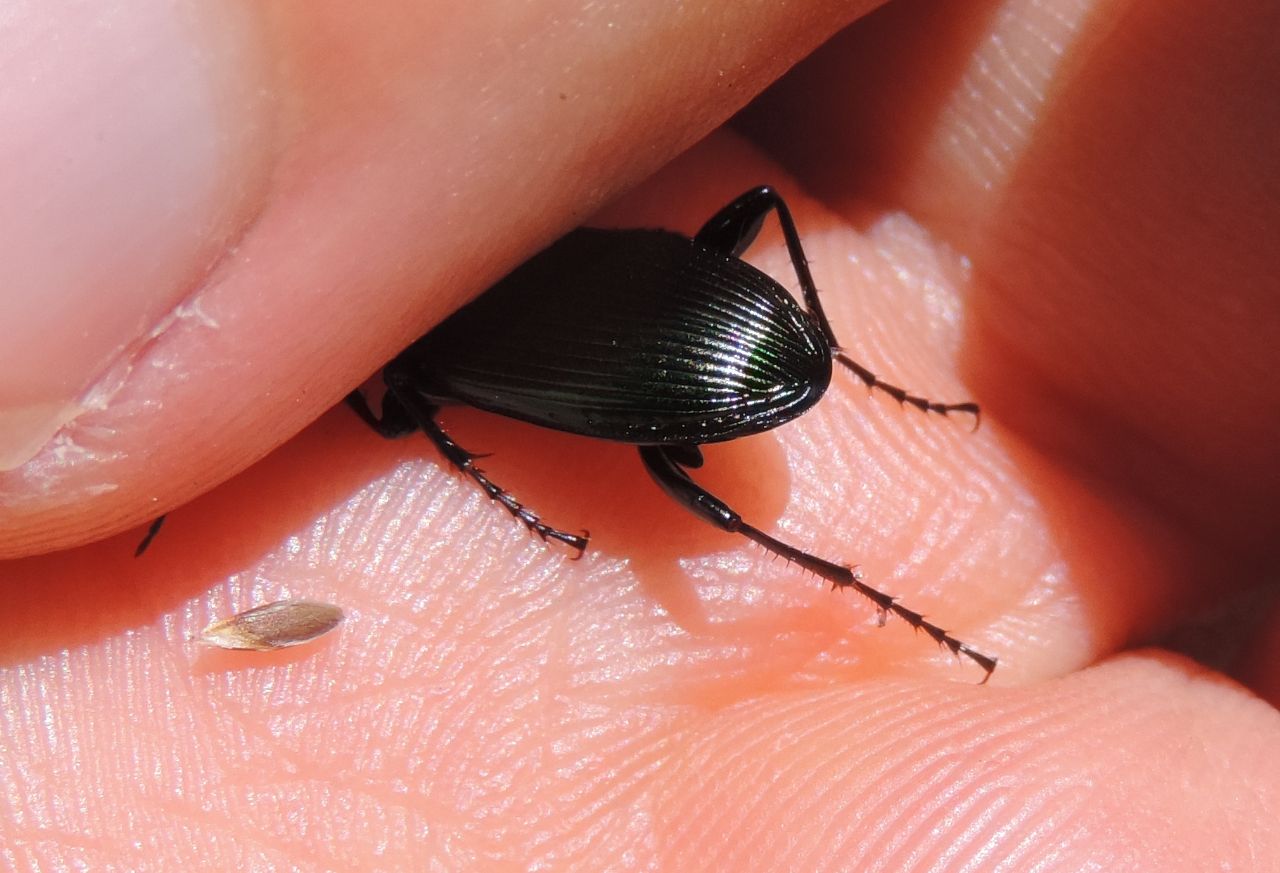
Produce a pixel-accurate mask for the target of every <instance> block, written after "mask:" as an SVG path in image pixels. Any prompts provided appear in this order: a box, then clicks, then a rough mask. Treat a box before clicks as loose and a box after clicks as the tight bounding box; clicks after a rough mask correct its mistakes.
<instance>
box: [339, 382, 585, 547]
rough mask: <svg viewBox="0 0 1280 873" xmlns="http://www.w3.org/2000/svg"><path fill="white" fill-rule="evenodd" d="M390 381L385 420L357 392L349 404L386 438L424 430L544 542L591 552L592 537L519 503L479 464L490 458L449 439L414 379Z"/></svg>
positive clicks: (457, 465)
mask: <svg viewBox="0 0 1280 873" xmlns="http://www.w3.org/2000/svg"><path fill="white" fill-rule="evenodd" d="M386 381H387V394H386V396H385V397H384V398H383V400H382V418H381V419H379V418H376V417H375V416H374V415H373V412H372V411H370V409H369V406H368V403H367V402H366V401H365V399H364V396H363V395H362V394H360V393H359V392H358V391H353V392H352V393H351V394H350V395H348V396H347V403H348V404H349V405H350V406H351V407H352V408H353V409H354V410H355V411H356V413H357V414H358V415H359V416H360V417H361V418H362V419H364V420H365V421H366V422H368V423H369V424H370V426H371V427H373V428H374V430H376V431H377V432H378V433H380V434H382V435H383V436H386V437H391V438H393V437H398V436H402V435H403V434H405V433H408V432H411V431H415V430H421V431H422V433H423V435H424V436H426V438H427V439H429V440H431V442H433V443H434V444H435V446H436V448H438V449H439V450H440V453H441V454H442V455H444V456H445V459H446V460H448V461H449V463H450V464H452V465H453V466H454V468H455V469H457V470H458V471H460V472H462V473H465V474H466V475H467V476H468V477H470V479H471V480H472V481H473V482H475V483H476V484H477V485H479V486H480V488H481V490H483V491H484V493H485V494H486V495H488V497H489V499H490V500H493V501H495V502H497V503H498V504H499V505H501V506H502V507H503V508H504V509H506V510H507V512H509V513H511V515H512V516H513V517H514V518H516V519H518V520H519V521H520V522H521V523H522V524H523V525H524V526H525V527H526V528H528V529H529V530H530V531H531V532H533V533H534V534H537V536H538V537H539V538H540V539H541V540H543V541H544V542H545V541H547V540H556V541H557V542H561V543H564V544H565V545H567V546H569V547H570V548H572V549H576V550H577V552H578V555H577V557H582V553H583V552H585V551H586V549H587V542H588V538H587V537H582V536H578V535H577V534H572V533H569V532H568V531H563V530H560V529H559V528H555V527H552V526H551V525H549V524H546V523H545V522H543V521H542V519H541V518H539V517H538V514H537V513H535V512H534V511H533V510H531V509H529V507H527V506H525V505H524V504H523V503H521V502H520V501H519V500H517V499H516V498H515V496H514V495H512V494H511V492H509V491H507V490H506V489H504V488H502V487H501V486H499V485H498V484H497V483H495V482H494V481H493V480H491V479H490V478H489V477H488V476H486V475H485V473H484V471H483V470H481V469H480V468H479V467H477V466H476V464H475V461H476V459H477V458H481V457H487V455H477V454H473V453H471V452H469V451H467V450H466V449H464V448H463V447H462V446H460V445H458V444H457V443H456V442H454V440H453V437H451V436H449V434H448V433H447V432H446V431H445V430H444V428H442V427H441V426H440V423H439V422H438V421H436V413H437V412H438V411H439V410H438V408H437V407H436V406H435V405H434V404H432V403H429V402H428V401H427V400H425V399H424V398H423V397H422V396H421V395H420V394H418V393H417V392H416V391H414V390H413V387H412V384H411V377H409V376H406V375H405V374H403V373H400V372H399V371H397V370H393V369H391V368H390V367H388V369H387V373H386Z"/></svg>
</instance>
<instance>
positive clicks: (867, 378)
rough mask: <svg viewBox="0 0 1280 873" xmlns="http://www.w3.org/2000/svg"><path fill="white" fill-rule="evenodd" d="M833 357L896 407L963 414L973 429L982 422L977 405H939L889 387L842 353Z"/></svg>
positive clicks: (965, 403)
mask: <svg viewBox="0 0 1280 873" xmlns="http://www.w3.org/2000/svg"><path fill="white" fill-rule="evenodd" d="M835 357H836V360H837V361H839V362H840V363H842V364H844V365H845V366H846V367H848V368H849V370H850V371H852V372H853V374H854V375H855V376H857V377H858V378H859V379H861V380H862V383H863V384H864V385H866V386H867V387H868V388H870V389H872V390H874V391H883V392H884V393H885V394H888V395H889V396H890V397H892V398H893V399H894V400H896V401H898V405H900V406H914V407H915V408H916V409H919V410H920V411H921V412H934V413H937V414H938V415H944V416H945V415H950V414H951V413H953V412H963V413H966V414H968V415H972V416H973V421H974V423H973V429H974V430H977V429H978V424H979V423H980V422H981V420H982V419H981V416H982V412H981V410H980V409H979V408H978V404H976V403H974V402H972V401H966V402H964V403H939V402H937V401H936V400H929V399H928V398H926V397H917V396H916V395H914V394H908V393H907V392H906V391H905V390H904V389H902V388H899V387H898V386H897V385H891V384H889V383H888V382H886V381H884V380H883V379H881V378H880V377H879V376H877V375H876V374H875V373H873V372H871V371H870V370H868V369H867V368H866V367H864V366H862V365H861V364H859V363H858V362H857V361H855V360H854V359H853V358H851V357H849V356H848V355H846V354H845V353H844V352H836V353H835Z"/></svg>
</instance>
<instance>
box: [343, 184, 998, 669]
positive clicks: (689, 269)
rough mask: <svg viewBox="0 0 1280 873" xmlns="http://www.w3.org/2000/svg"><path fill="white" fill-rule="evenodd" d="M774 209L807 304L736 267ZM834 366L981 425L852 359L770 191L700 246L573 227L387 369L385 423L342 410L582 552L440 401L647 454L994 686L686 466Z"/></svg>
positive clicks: (914, 618)
mask: <svg viewBox="0 0 1280 873" xmlns="http://www.w3.org/2000/svg"><path fill="white" fill-rule="evenodd" d="M770 211H773V212H776V213H777V216H778V220H779V222H780V223H781V225H782V231H783V235H784V237H785V239H786V244H787V250H788V253H789V254H790V257H791V262H792V264H793V265H794V267H795V271H796V276H797V277H798V279H799V281H800V288H801V291H802V294H803V297H804V308H801V307H800V306H799V305H797V303H796V301H795V299H794V298H793V297H792V296H791V295H790V294H789V293H788V292H787V291H786V289H784V288H783V287H782V286H781V285H779V284H778V283H777V282H776V281H775V280H773V279H772V278H770V277H769V276H768V275H766V274H764V273H762V272H760V271H759V270H757V269H756V268H754V267H752V266H751V265H749V264H747V263H746V262H745V261H742V260H740V259H739V255H741V254H742V252H743V251H744V250H745V249H746V248H747V246H749V245H750V244H751V242H752V240H754V239H755V237H756V234H757V233H758V232H759V230H760V227H761V225H762V224H763V222H764V219H765V217H766V216H767V215H768V214H769V212H770ZM832 360H836V361H839V362H840V363H841V364H842V365H843V366H845V367H846V368H848V369H849V370H851V371H852V372H853V373H854V374H855V375H856V376H857V377H858V378H859V379H861V380H862V381H863V382H865V383H866V384H867V385H868V386H870V387H872V388H876V389H879V390H882V391H885V392H888V393H889V394H890V395H892V396H893V397H895V398H897V400H898V401H899V402H901V403H909V404H911V405H913V406H916V407H918V408H920V409H922V410H925V411H929V412H938V413H942V414H944V415H945V414H947V413H950V412H966V413H970V414H972V415H974V416H975V417H976V416H977V415H978V407H977V405H976V404H973V403H952V404H944V403H934V402H932V401H929V400H925V399H924V398H921V397H916V396H914V395H910V394H908V393H907V392H905V391H903V390H902V389H900V388H897V387H895V386H893V385H889V384H887V383H885V382H883V381H881V380H880V379H879V378H878V377H876V375H875V374H874V373H872V372H871V371H870V370H868V369H866V368H865V367H863V366H861V365H859V364H858V363H857V362H855V361H853V360H852V359H851V358H849V357H847V356H846V355H845V354H844V353H843V352H842V351H841V350H840V348H839V344H838V343H837V342H836V338H835V334H834V333H833V332H832V330H831V324H830V322H828V320H827V316H826V314H825V313H824V312H823V310H822V304H821V302H820V301H819V300H818V291H817V288H816V286H815V285H814V283H813V278H812V276H811V275H810V273H809V266H808V262H807V261H806V259H805V255H804V250H803V249H802V248H801V246H800V236H799V234H798V233H797V231H796V226H795V222H794V221H793V220H792V217H791V212H790V210H789V209H788V208H787V205H786V203H785V202H783V200H782V198H781V197H780V196H778V194H777V193H776V192H775V191H774V190H773V189H772V188H769V187H764V186H762V187H759V188H754V189H752V190H750V191H748V192H746V193H745V194H743V195H742V196H740V197H738V198H737V199H735V200H734V201H733V202H732V203H730V204H729V205H728V206H726V207H724V208H723V209H721V210H720V211H719V212H718V213H716V215H715V216H713V217H712V218H711V220H710V221H708V222H707V223H706V224H705V225H704V226H703V227H702V229H701V230H700V231H698V233H697V235H695V236H694V237H693V238H692V239H689V238H688V237H684V236H681V235H679V234H676V233H671V232H669V231H664V230H594V229H589V228H583V229H579V230H575V231H573V232H572V233H570V234H569V235H568V236H566V237H564V238H563V239H561V240H560V241H559V242H557V243H555V244H554V245H552V246H551V247H550V248H548V249H546V250H545V251H543V252H542V253H540V254H538V255H536V256H535V257H534V258H533V259H532V260H530V261H528V262H527V263H525V264H524V265H523V266H521V267H519V268H517V269H516V270H515V271H514V272H512V273H511V274H510V275H509V276H507V277H506V278H505V279H503V280H502V281H501V282H499V283H498V284H497V285H495V286H494V287H493V288H491V289H490V290H489V291H487V292H486V293H485V294H484V295H482V296H481V297H479V298H477V299H476V300H475V301H474V302H472V303H470V304H469V305H467V306H465V307H463V308H462V309H461V310H459V311H458V312H457V313H455V314H454V315H453V316H451V317H450V318H448V319H447V320H446V321H444V322H443V323H441V324H440V325H439V326H438V327H436V328H435V329H433V330H432V331H431V332H430V333H428V334H427V335H426V336H424V337H422V338H421V339H419V340H418V341H417V342H415V343H414V344H413V345H411V346H409V348H407V349H405V350H404V351H403V352H402V353H401V354H399V355H398V356H397V357H396V358H395V359H394V360H393V361H391V363H389V364H387V366H386V367H385V368H384V370H383V379H384V381H385V382H386V386H387V394H386V396H385V398H384V400H383V403H382V417H381V418H378V417H376V416H375V415H374V414H373V413H372V411H371V410H370V409H369V406H368V404H367V403H366V402H365V399H364V397H363V395H361V394H360V393H359V392H356V393H353V394H352V395H350V396H349V397H348V398H347V400H348V402H349V403H350V404H351V406H352V408H354V409H355V411H356V412H357V413H358V414H359V415H360V417H361V418H363V419H364V420H365V421H366V422H367V423H368V424H369V425H370V426H372V427H373V428H374V429H375V430H377V431H378V432H379V433H380V434H382V435H383V436H386V437H398V436H403V435H405V434H408V433H412V432H414V431H418V430H421V431H422V432H423V433H424V434H425V435H426V436H427V438H428V439H430V440H431V441H432V442H433V443H435V445H436V446H437V447H438V448H439V449H440V451H441V452H443V453H444V456H445V457H446V458H447V459H448V460H449V462H450V463H451V464H453V465H454V466H455V467H457V468H458V469H459V470H461V471H462V472H464V473H466V474H467V475H468V476H469V477H471V479H473V480H474V481H475V482H476V483H477V484H478V485H479V486H480V487H481V488H483V489H484V491H485V493H487V494H488V495H489V497H491V498H492V499H494V500H496V501H498V502H499V503H501V504H502V505H503V506H505V507H506V508H507V510H508V511H509V512H510V513H511V514H512V515H514V516H515V517H516V518H518V519H520V521H522V522H523V523H524V524H525V525H526V526H528V528H529V529H530V530H532V531H533V532H534V533H536V534H538V535H539V536H540V537H542V538H543V539H554V540H559V541H561V542H563V543H566V544H568V545H569V546H572V547H573V548H575V549H578V550H579V552H581V550H583V549H585V548H586V546H587V538H586V536H583V535H580V534H574V533H568V532H566V531H563V530H560V529H558V528H554V527H551V526H550V525H547V524H545V523H544V522H543V521H542V520H541V519H540V518H539V517H538V516H537V515H536V514H534V513H533V512H532V511H531V510H529V509H528V508H527V507H525V506H524V505H522V504H521V503H519V502H518V501H517V500H516V499H515V498H514V497H512V496H511V495H510V494H509V493H507V492H506V491H504V490H503V489H501V488H499V487H498V486H497V485H495V484H494V483H493V482H492V481H490V480H489V478H488V477H487V476H485V474H484V473H483V472H482V471H481V470H480V469H479V468H478V467H477V466H476V465H475V463H474V460H475V456H473V455H472V454H470V453H469V452H467V451H466V450H465V449H463V448H462V447H461V446H459V445H458V444H457V443H456V442H454V441H453V439H452V438H451V437H450V436H449V435H448V434H447V433H445V431H444V429H443V428H441V426H440V424H439V423H438V422H437V420H436V413H437V411H438V409H439V407H441V406H444V405H449V404H463V405H466V406H474V407H476V408H478V409H483V410H487V411H489V412H495V413H497V414H499V415H505V416H508V417H510V418H516V419H520V420H522V421H527V422H531V423H533V424H537V425H541V426H542V427H548V428H553V429H555V430H562V431H568V432H569V433H575V434H581V435H582V436H589V437H596V438H598V439H606V440H614V441H617V442H623V443H632V444H634V445H637V446H638V447H639V450H640V457H641V459H642V460H643V461H644V464H645V467H646V468H647V469H648V471H649V473H650V475H651V476H652V477H653V479H654V480H655V481H656V482H657V483H658V485H660V486H661V487H662V488H663V489H664V490H665V491H666V492H667V493H668V494H669V495H671V496H672V497H673V498H675V500H676V501H677V502H679V503H680V504H681V505H683V506H684V507H685V508H687V509H689V510H690V511H691V512H693V513H694V514H695V515H697V516H699V517H700V518H702V519H704V520H705V521H708V522H710V523H712V524H714V525H716V526H717V527H719V528H721V529H722V530H725V531H729V532H731V533H740V534H743V535H744V536H746V537H748V538H750V539H751V540H754V541H755V542H756V543H758V544H760V545H761V546H763V547H764V548H766V549H768V550H769V551H771V552H774V553H776V554H778V555H781V556H782V557H784V558H786V559H787V560H789V561H794V562H795V563H797V564H799V565H800V566H802V567H804V568H806V569H808V570H811V571H812V572H814V573H816V574H817V575H818V576H821V577H822V578H823V579H826V580H828V581H830V582H831V583H832V584H833V586H837V587H847V588H854V589H856V590H857V591H859V592H860V593H862V594H863V595H865V596H866V597H868V598H870V599H871V601H872V602H873V603H875V605H876V606H877V607H878V608H879V609H880V610H881V614H882V615H883V614H885V613H887V612H892V613H894V614H895V615H898V616H901V617H902V618H904V619H906V621H908V622H909V623H910V624H911V625H912V626H913V627H915V628H917V629H919V630H923V631H925V632H926V633H928V634H929V636H931V637H933V639H934V640H936V641H937V642H938V643H939V644H941V645H944V646H946V647H947V648H948V649H950V650H951V651H952V652H953V653H955V654H956V655H961V654H963V655H965V656H967V657H969V658H971V659H972V660H973V661H975V662H976V663H977V664H979V665H980V666H981V667H982V668H983V669H984V670H986V672H987V675H988V676H989V675H990V674H991V671H992V670H993V669H995V664H996V661H995V659H994V658H992V657H990V656H987V655H984V654H982V653H981V652H978V651H976V650H975V649H973V648H972V647H970V646H969V645H968V644H966V643H964V642H961V641H960V640H958V639H956V638H955V637H953V636H951V635H950V634H949V633H947V632H946V631H944V630H943V629H942V628H940V627H938V626H937V625H934V624H932V623H930V622H928V621H925V619H924V617H923V616H922V615H921V614H920V613H917V612H914V611H912V610H909V609H907V608H905V607H904V606H902V605H901V604H899V603H897V602H896V601H895V600H894V599H893V598H892V597H889V596H888V595H886V594H884V593H882V592H880V591H877V590H876V589H874V588H872V587H870V586H868V585H866V584H865V583H863V581H862V579H861V575H860V574H859V573H858V572H857V571H855V570H852V569H850V568H849V567H845V566H842V565H839V564H834V563H832V562H830V561H826V560H823V559H822V558H818V557H815V556H813V555H810V554H808V553H806V552H803V551H801V550H799V549H797V548H795V547H794V546H790V545H787V544H786V543H783V542H780V541H779V540H777V539H774V538H773V537H772V536H770V535H769V534H767V533H765V532H763V531H761V530H759V529H758V528H755V527H753V526H751V525H750V524H748V523H747V522H745V521H743V520H742V518H741V517H740V516H739V515H738V513H736V512H735V511H734V510H733V509H731V508H730V507H729V506H728V505H726V504H725V503H724V502H723V501H721V500H719V499H718V498H716V497H715V496H714V495H712V494H710V493H709V492H707V491H705V490H704V489H703V488H701V487H700V486H698V485H697V484H696V483H695V482H694V481H693V479H692V478H690V476H689V474H688V472H687V471H688V470H689V469H696V468H698V467H700V466H701V465H702V453H701V452H700V451H699V450H698V447H699V446H700V445H704V444H706V443H714V442H722V441H725V440H732V439H737V438H738V437H742V436H747V435H749V434H754V433H759V432H761V431H766V430H770V429H772V428H775V427H777V426H779V425H781V424H784V423H786V422H788V421H791V420H792V419H793V418H795V417H796V416H798V415H801V414H803V413H804V412H805V411H807V410H808V409H810V408H811V407H812V406H813V405H814V404H815V403H817V402H818V400H819V398H821V397H822V394H823V392H824V391H826V389H827V385H828V384H829V383H830V381H831V369H832V368H831V362H832ZM984 681H985V679H984Z"/></svg>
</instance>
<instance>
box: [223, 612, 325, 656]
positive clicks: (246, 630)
mask: <svg viewBox="0 0 1280 873" xmlns="http://www.w3.org/2000/svg"><path fill="white" fill-rule="evenodd" d="M342 619H343V614H342V610H341V609H339V608H338V607H336V606H334V605H333V604H332V603H318V602H316V601H314V600H277V601H276V602H274V603H264V604H263V605H262V606H255V607H254V608H253V609H248V610H245V611H244V612H237V613H236V614H235V615H233V616H231V617H230V618H224V619H220V620H218V621H215V622H214V623H213V624H211V625H209V626H208V627H207V628H205V629H204V631H203V632H202V633H201V634H200V641H201V642H203V643H208V644H209V645H211V646H217V647H219V648H221V649H249V650H252V651H255V652H271V651H274V650H275V649H283V648H287V647H289V646H299V645H302V644H303V643H309V642H311V641H312V640H314V639H316V638H317V637H322V636H324V635H325V634H327V633H328V632H329V631H331V630H333V629H334V628H335V627H337V626H338V625H339V624H341V623H342Z"/></svg>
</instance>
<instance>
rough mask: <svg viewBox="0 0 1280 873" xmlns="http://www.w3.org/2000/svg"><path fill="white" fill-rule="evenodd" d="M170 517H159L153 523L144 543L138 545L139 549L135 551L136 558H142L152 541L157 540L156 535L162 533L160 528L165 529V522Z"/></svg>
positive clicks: (144, 536) (144, 538) (144, 537)
mask: <svg viewBox="0 0 1280 873" xmlns="http://www.w3.org/2000/svg"><path fill="white" fill-rule="evenodd" d="M168 517H169V516H167V515H158V516H156V518H155V520H154V521H152V522H151V526H150V527H149V528H147V532H146V534H144V535H143V537H142V542H140V543H138V547H137V548H136V549H134V550H133V556H134V557H135V558H141V557H142V553H143V552H145V551H146V550H147V549H148V548H150V547H151V541H152V540H154V539H155V538H156V534H158V533H160V528H162V527H164V520H165V519H166V518H168Z"/></svg>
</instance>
